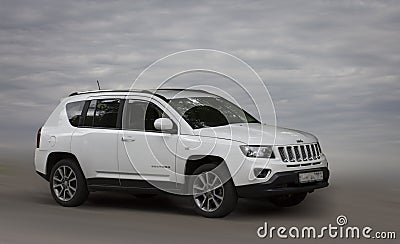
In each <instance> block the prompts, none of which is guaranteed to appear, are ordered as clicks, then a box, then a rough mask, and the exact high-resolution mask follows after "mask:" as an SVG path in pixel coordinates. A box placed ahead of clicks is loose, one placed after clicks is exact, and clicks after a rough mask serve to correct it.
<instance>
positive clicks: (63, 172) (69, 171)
mask: <svg viewBox="0 0 400 244" xmlns="http://www.w3.org/2000/svg"><path fill="white" fill-rule="evenodd" d="M50 191H51V194H52V196H53V198H54V200H55V201H56V202H57V203H58V204H60V205H61V206H64V207H76V206H79V205H81V204H82V203H84V202H85V201H86V199H87V197H88V195H89V191H88V189H87V185H86V179H85V176H84V175H83V173H82V171H81V169H80V168H79V166H78V165H77V163H76V161H74V160H73V159H62V160H60V161H59V162H58V163H57V164H56V165H55V166H54V167H53V169H52V170H51V173H50Z"/></svg>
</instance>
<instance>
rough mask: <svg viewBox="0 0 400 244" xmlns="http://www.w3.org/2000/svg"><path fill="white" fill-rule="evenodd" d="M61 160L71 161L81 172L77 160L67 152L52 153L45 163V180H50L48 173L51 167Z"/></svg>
mask: <svg viewBox="0 0 400 244" xmlns="http://www.w3.org/2000/svg"><path fill="white" fill-rule="evenodd" d="M62 159H72V160H74V161H75V162H76V164H77V165H78V166H79V168H80V169H81V170H82V168H81V166H80V164H79V161H78V159H77V158H76V156H75V155H74V154H72V153H69V152H52V153H50V154H49V156H47V161H46V173H45V175H44V177H45V179H46V180H49V178H50V173H51V170H52V169H53V167H54V166H55V165H56V163H57V162H59V161H60V160H62Z"/></svg>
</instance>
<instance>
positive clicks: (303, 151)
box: [300, 145, 307, 161]
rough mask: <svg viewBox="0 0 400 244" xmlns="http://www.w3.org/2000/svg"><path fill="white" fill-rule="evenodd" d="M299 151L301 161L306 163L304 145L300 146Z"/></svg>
mask: <svg viewBox="0 0 400 244" xmlns="http://www.w3.org/2000/svg"><path fill="white" fill-rule="evenodd" d="M300 149H301V157H302V158H303V161H307V155H306V150H305V149H304V145H301V146H300Z"/></svg>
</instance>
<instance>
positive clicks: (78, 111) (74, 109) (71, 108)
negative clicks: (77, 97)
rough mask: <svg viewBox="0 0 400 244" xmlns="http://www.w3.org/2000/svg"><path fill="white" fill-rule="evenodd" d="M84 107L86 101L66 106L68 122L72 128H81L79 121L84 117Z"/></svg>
mask: <svg viewBox="0 0 400 244" xmlns="http://www.w3.org/2000/svg"><path fill="white" fill-rule="evenodd" d="M84 105H85V101H79V102H72V103H68V104H67V106H66V108H67V116H68V120H69V122H70V123H71V125H72V126H75V127H78V126H79V121H80V119H81V117H82V110H83V107H84Z"/></svg>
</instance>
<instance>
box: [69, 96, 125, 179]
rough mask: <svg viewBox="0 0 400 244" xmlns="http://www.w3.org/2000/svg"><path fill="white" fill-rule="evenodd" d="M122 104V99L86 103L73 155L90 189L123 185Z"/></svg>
mask: <svg viewBox="0 0 400 244" xmlns="http://www.w3.org/2000/svg"><path fill="white" fill-rule="evenodd" d="M122 104H123V100H122V99H119V98H111V99H110V98H104V99H102V98H99V99H94V100H90V101H87V103H86V105H85V109H84V116H83V122H82V124H81V125H80V126H79V127H78V128H77V129H76V130H75V132H74V135H73V137H72V141H71V150H72V153H73V154H75V155H76V156H77V158H78V160H79V162H80V163H81V166H82V169H83V170H84V171H85V175H86V177H87V178H88V183H89V184H91V185H115V186H119V185H120V184H119V173H118V150H117V146H118V145H117V140H118V134H119V131H120V129H121V125H120V124H121V122H120V121H121V118H120V117H121V116H120V114H121V109H122Z"/></svg>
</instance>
